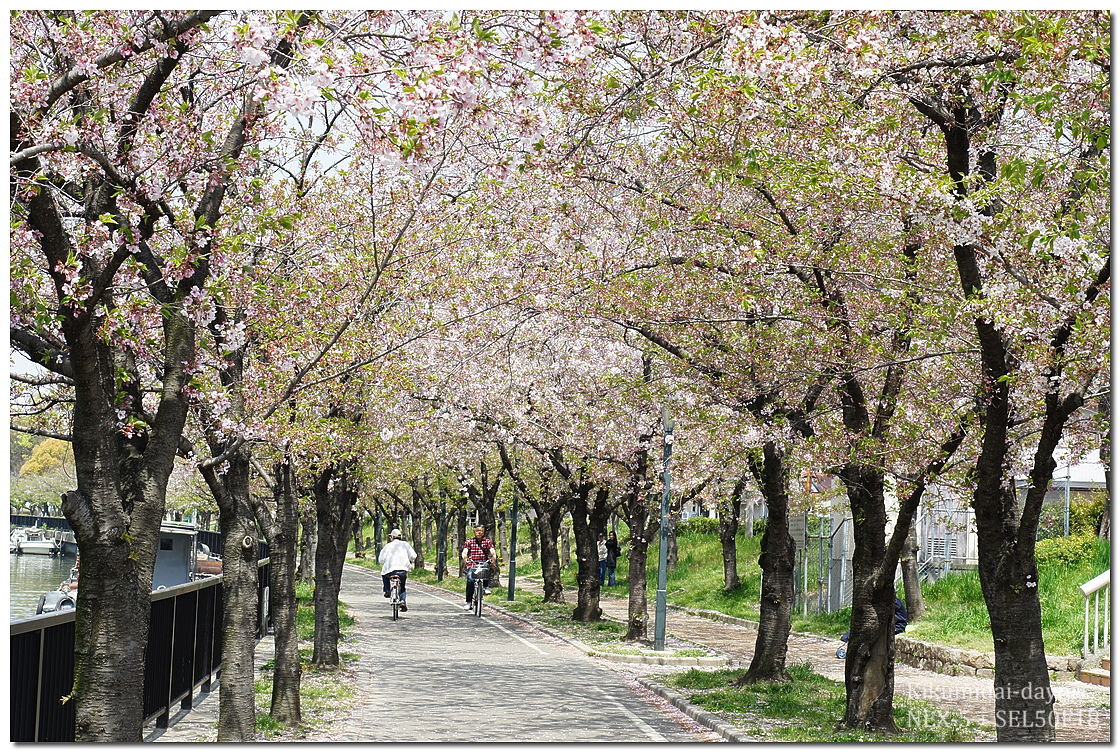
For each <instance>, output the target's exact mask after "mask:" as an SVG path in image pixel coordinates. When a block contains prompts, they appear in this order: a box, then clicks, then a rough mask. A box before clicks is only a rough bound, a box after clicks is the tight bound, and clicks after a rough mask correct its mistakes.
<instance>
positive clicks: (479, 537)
mask: <svg viewBox="0 0 1120 752" xmlns="http://www.w3.org/2000/svg"><path fill="white" fill-rule="evenodd" d="M462 556H463V564H464V565H466V571H467V600H466V604H465V605H464V606H463V607H464V608H470V607H471V599H472V598H474V588H475V581H474V568H475V567H476V566H477V565H479V564H481V563H483V562H490V569H491V571H497V569H498V556H497V554H496V553H495V551H494V541H492V540H490V538H489V537H488V536H487V535H486V528H485V527H484V526H482V525H479V526H478V527H476V528H475V529H474V537H473V538H471V539H469V540H468V541H467V542H466V545H464V546H463V555H462ZM487 578H489V575H487ZM481 586H482V588H483V592H486V593H489V592H490V591H489V590H486V580H483V581H482V583H481Z"/></svg>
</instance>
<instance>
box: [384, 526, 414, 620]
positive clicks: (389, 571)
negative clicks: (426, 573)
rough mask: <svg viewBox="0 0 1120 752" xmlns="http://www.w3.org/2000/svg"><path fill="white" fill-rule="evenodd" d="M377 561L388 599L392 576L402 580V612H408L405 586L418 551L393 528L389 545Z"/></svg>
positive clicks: (397, 529) (398, 530)
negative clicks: (379, 564)
mask: <svg viewBox="0 0 1120 752" xmlns="http://www.w3.org/2000/svg"><path fill="white" fill-rule="evenodd" d="M377 561H378V562H380V563H381V584H382V586H383V589H384V591H385V597H386V598H388V597H389V577H390V575H393V574H395V575H397V576H398V577H400V578H401V595H400V597H401V611H407V610H408V605H407V604H405V602H404V600H405V592H404V584H405V581H406V580H407V579H408V570H409V569H411V568H412V563H413V562H414V561H416V551H414V550H413V548H412V546H410V545H409V544H408V541H404V540H401V531H400V529H399V528H393V529H392V530H391V531H390V532H389V543H388V544H386V546H385V548H383V549H381V553H380V554H379V555H378V556H377Z"/></svg>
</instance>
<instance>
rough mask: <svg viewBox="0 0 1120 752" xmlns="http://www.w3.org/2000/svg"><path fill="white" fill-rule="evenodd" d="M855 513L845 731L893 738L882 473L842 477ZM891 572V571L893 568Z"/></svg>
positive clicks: (865, 470) (849, 471)
mask: <svg viewBox="0 0 1120 752" xmlns="http://www.w3.org/2000/svg"><path fill="white" fill-rule="evenodd" d="M840 478H841V479H842V480H843V482H844V485H845V486H846V487H847V490H848V500H849V501H850V503H851V507H852V525H853V532H854V536H855V551H854V552H853V554H852V621H851V636H850V637H849V639H848V650H847V653H848V655H847V659H846V662H845V664H844V675H845V689H846V695H847V700H846V704H845V710H844V720H843V722H842V723H843V725H844V726H847V727H848V728H861V729H864V730H869V731H880V732H886V733H892V732H895V731H897V728H896V726H895V723H894V716H893V708H894V598H895V596H894V589H893V587H892V584H891V583H892V580H893V578H891V577H884V576H883V571H882V568H883V562H884V560H885V558H886V534H887V532H886V526H887V515H886V503H885V500H884V497H883V491H884V485H883V472H882V470H881V469H879V468H874V467H870V466H866V465H855V464H850V465H846V466H844V467H843V468H842V469H841V471H840ZM891 569H892V571H893V566H892V567H891Z"/></svg>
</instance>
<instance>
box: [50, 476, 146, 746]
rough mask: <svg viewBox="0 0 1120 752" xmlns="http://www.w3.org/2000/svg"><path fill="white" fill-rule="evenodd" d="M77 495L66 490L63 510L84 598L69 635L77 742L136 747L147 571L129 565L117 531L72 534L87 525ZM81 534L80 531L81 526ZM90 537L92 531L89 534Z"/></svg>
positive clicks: (135, 564)
mask: <svg viewBox="0 0 1120 752" xmlns="http://www.w3.org/2000/svg"><path fill="white" fill-rule="evenodd" d="M81 497H82V492H80V491H71V492H69V493H67V494H66V495H65V496H64V497H63V498H64V503H63V510H64V513H65V515H66V518H67V519H68V520H69V521H70V524H71V526H73V527H74V530H75V534H76V537H77V539H78V545H79V547H80V549H81V552H82V597H81V598H79V599H78V603H77V607H76V615H75V633H74V663H75V675H74V690H73V696H74V698H75V699H80V702H78V703H77V705H76V707H75V736H76V739H77V741H86V742H91V741H112V742H139V741H140V740H141V738H142V731H143V718H142V715H143V712H142V711H143V701H144V700H143V690H144V687H143V682H142V681H137V679H136V677H142V676H143V675H144V657H145V652H146V651H147V645H148V628H149V624H150V616H151V601H150V595H149V594H150V593H151V589H152V588H151V570H148V572H147V576H145V575H144V572H143V567H142V566H141V565H140V563H139V562H137V561H135V560H134V559H132V558H130V554H131V553H132V546H131V545H130V544H129V542H128V541H127V540H126V539H124V538H123V537H121V536H122V534H123V533H124V532H126V530H127V528H125V527H124V526H123V525H122V526H121V527H119V528H116V529H115V531H112V530H107V531H105V532H106V533H107V534H105V535H98V536H96V537H95V536H93V535H89V534H87V530H83V532H82V533H80V534H79V533H78V530H79V526H78V525H75V524H74V523H75V521H76V515H82V517H83V518H85V520H86V521H87V522H88V523H89V525H90V526H92V522H93V519H92V517H91V516H90V515H89V513H88V512H87V511H85V510H86V508H87V502H86V501H85V500H84V499H82V498H81ZM82 527H83V528H86V526H85V525H82ZM88 532H91V533H92V532H93V531H92V530H88Z"/></svg>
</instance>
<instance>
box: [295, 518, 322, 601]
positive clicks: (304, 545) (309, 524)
mask: <svg viewBox="0 0 1120 752" xmlns="http://www.w3.org/2000/svg"><path fill="white" fill-rule="evenodd" d="M300 509H301V513H300V519H299V525H300V531H301V535H300V544H299V566H298V567H297V568H296V582H303V583H307V584H311V583H314V582H315V561H316V559H317V556H318V543H319V523H318V521H317V519H316V513H315V503H314V502H313V501H312V502H308V501H304V502H302V503H301V504H300Z"/></svg>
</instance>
